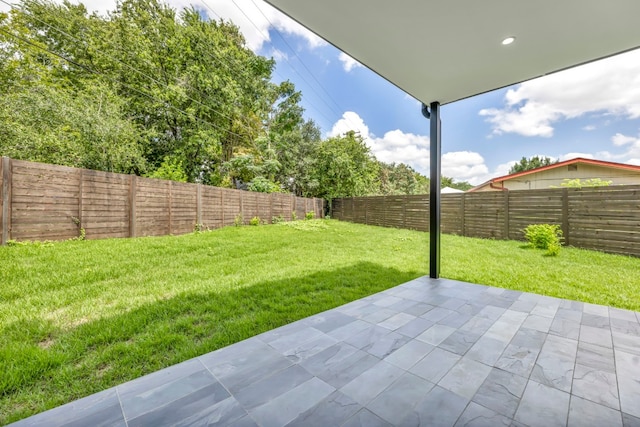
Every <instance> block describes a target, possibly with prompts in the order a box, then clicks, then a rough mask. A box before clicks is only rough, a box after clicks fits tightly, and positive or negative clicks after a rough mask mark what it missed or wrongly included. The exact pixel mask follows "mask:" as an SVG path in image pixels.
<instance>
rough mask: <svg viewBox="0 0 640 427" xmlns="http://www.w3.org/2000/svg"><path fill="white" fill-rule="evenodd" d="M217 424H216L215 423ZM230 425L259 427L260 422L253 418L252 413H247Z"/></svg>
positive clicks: (233, 426) (235, 426)
mask: <svg viewBox="0 0 640 427" xmlns="http://www.w3.org/2000/svg"><path fill="white" fill-rule="evenodd" d="M213 425H215V424H213ZM229 427H258V424H256V422H255V421H254V420H253V418H251V416H250V415H245V416H244V417H242V418H240V419H237V420H235V421H234V422H232V423H231V424H229Z"/></svg>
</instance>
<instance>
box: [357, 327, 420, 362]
mask: <svg viewBox="0 0 640 427" xmlns="http://www.w3.org/2000/svg"><path fill="white" fill-rule="evenodd" d="M410 339H411V338H409V337H406V336H404V335H401V334H398V333H396V332H390V333H388V334H387V335H385V336H383V337H381V338H379V339H378V340H376V341H374V342H371V343H370V344H368V345H366V346H364V347H362V350H364V351H366V352H367V353H369V354H371V355H373V356H376V357H378V358H380V359H384V358H385V357H386V356H388V355H390V354H391V353H393V352H394V351H396V350H397V349H399V348H400V347H402V346H403V345H405V344H406V343H407V342H409V340H410Z"/></svg>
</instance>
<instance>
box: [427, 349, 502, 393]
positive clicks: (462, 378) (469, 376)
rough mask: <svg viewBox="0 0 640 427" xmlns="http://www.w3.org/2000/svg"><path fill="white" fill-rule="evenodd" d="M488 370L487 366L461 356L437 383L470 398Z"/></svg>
mask: <svg viewBox="0 0 640 427" xmlns="http://www.w3.org/2000/svg"><path fill="white" fill-rule="evenodd" d="M490 372H491V368H490V367H489V366H487V365H484V364H482V363H480V362H476V361H475V360H472V359H469V358H467V357H463V358H462V359H460V360H459V361H458V363H456V364H455V365H454V366H453V367H452V368H451V370H449V372H448V373H447V374H446V375H445V376H444V377H443V378H442V379H441V380H440V381H439V382H438V385H439V386H440V387H442V388H445V389H447V390H449V391H452V392H454V393H456V394H457V395H459V396H462V397H466V398H467V399H471V398H472V397H473V395H474V394H476V391H477V390H478V388H479V387H480V385H481V384H482V383H483V382H484V380H485V378H487V375H489V373H490Z"/></svg>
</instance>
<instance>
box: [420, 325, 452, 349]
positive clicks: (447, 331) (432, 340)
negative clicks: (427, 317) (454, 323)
mask: <svg viewBox="0 0 640 427" xmlns="http://www.w3.org/2000/svg"><path fill="white" fill-rule="evenodd" d="M455 331H456V328H452V327H451V326H445V325H438V324H435V325H433V326H432V327H430V328H429V329H427V330H426V331H424V332H423V333H421V334H420V335H418V336H417V337H416V339H417V340H420V341H423V342H426V343H427V344H431V345H438V344H440V343H441V342H442V341H444V340H445V339H447V337H448V336H449V335H451V334H452V333H454V332H455Z"/></svg>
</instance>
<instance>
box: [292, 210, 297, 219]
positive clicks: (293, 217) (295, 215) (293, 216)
mask: <svg viewBox="0 0 640 427" xmlns="http://www.w3.org/2000/svg"><path fill="white" fill-rule="evenodd" d="M297 219H298V214H296V211H293V212H291V221H295V220H297Z"/></svg>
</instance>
